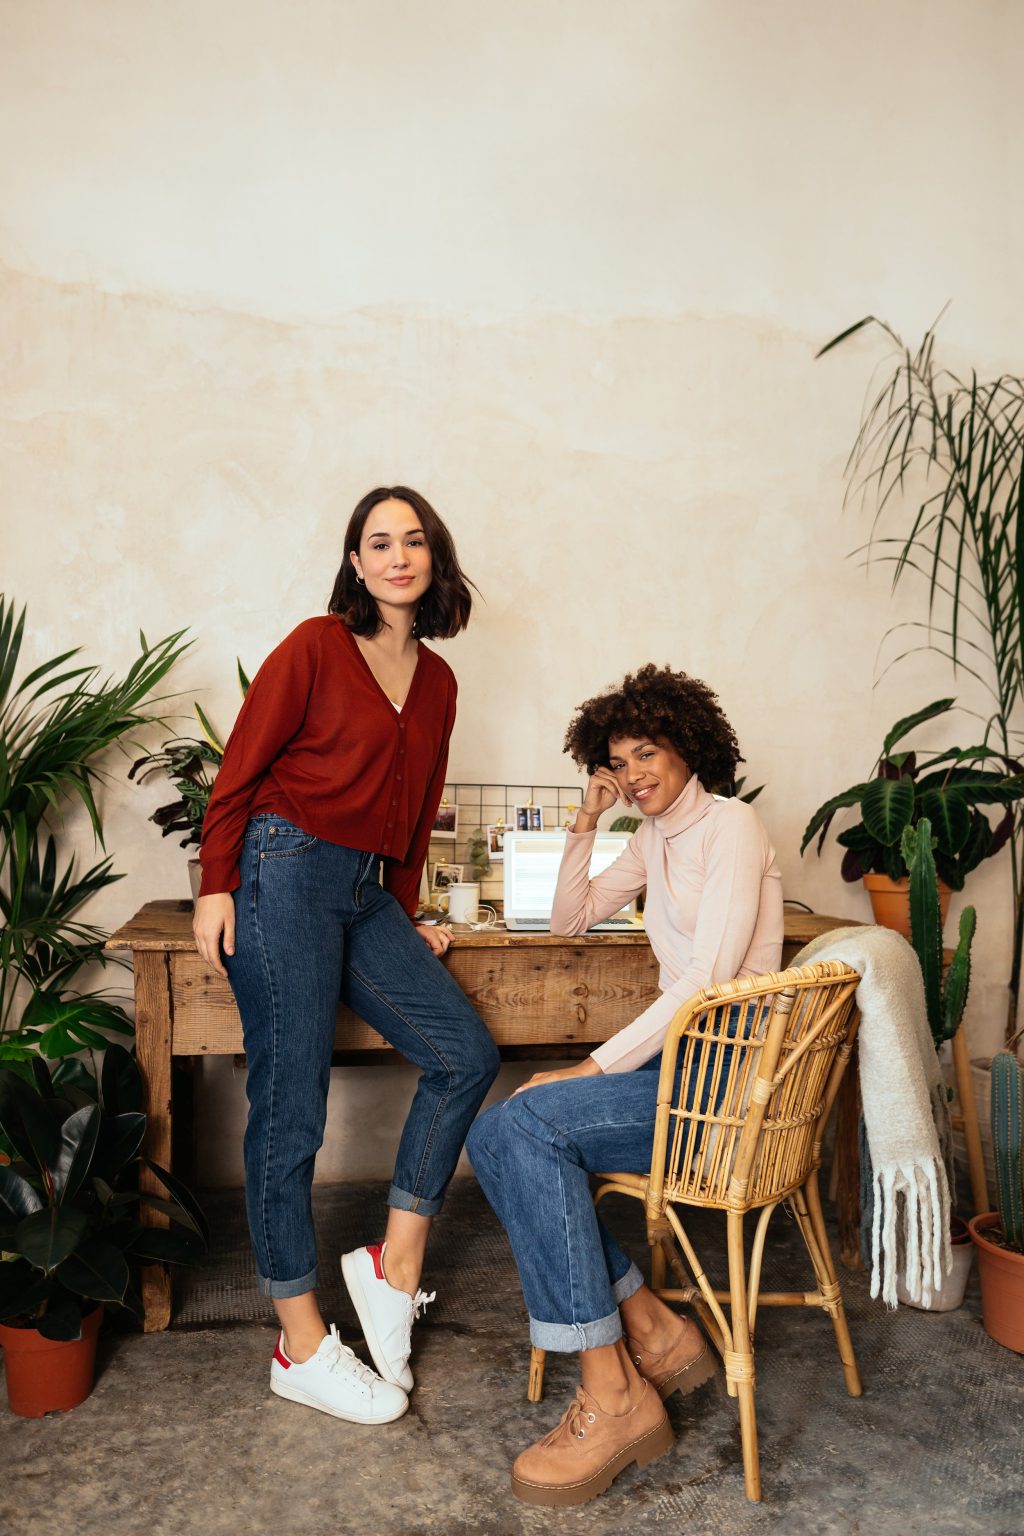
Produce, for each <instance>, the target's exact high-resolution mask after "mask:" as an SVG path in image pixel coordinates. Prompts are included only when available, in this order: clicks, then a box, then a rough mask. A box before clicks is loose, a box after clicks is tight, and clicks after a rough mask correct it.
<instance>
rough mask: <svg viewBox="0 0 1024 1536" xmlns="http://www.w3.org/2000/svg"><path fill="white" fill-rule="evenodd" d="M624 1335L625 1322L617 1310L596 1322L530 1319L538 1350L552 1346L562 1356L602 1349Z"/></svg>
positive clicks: (531, 1332) (531, 1341)
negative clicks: (558, 1321) (553, 1321)
mask: <svg viewBox="0 0 1024 1536" xmlns="http://www.w3.org/2000/svg"><path fill="white" fill-rule="evenodd" d="M621 1338H622V1323H621V1321H620V1319H619V1314H618V1312H617V1311H615V1312H609V1314H608V1316H607V1317H599V1318H598V1319H597V1321H596V1322H594V1323H539V1322H538V1321H537V1319H536V1318H535V1317H531V1318H530V1343H531V1344H533V1345H535V1346H536V1348H537V1349H550V1350H551V1351H553V1353H555V1354H559V1355H574V1354H575V1353H576V1351H577V1350H580V1349H599V1348H600V1347H601V1345H603V1344H614V1343H615V1342H616V1340H618V1339H621Z"/></svg>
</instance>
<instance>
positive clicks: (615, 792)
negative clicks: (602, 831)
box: [573, 768, 630, 832]
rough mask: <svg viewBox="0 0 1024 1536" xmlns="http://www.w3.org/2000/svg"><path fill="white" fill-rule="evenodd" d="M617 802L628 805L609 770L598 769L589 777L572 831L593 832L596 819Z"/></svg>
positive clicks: (625, 797) (623, 793)
mask: <svg viewBox="0 0 1024 1536" xmlns="http://www.w3.org/2000/svg"><path fill="white" fill-rule="evenodd" d="M617 801H618V802H621V803H622V804H623V805H626V806H628V805H629V804H630V801H629V799H628V798H627V796H626V794H625V792H624V791H623V790H622V788H621V787H620V785H619V783H618V780H617V779H616V777H615V775H614V774H613V773H612V771H611V769H610V768H598V769H597V771H596V772H595V773H592V774H591V776H590V782H589V784H588V785H587V792H586V794H585V795H584V796H583V804H582V805H581V806H580V809H579V813H578V814H577V817H576V825H575V826H574V827H573V831H574V832H593V830H594V828H595V827H596V826H597V819H598V817H599V816H603V815H604V813H605V811H610V810H611V808H612V806H613V805H615V804H616V802H617Z"/></svg>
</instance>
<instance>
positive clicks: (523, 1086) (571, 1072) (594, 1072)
mask: <svg viewBox="0 0 1024 1536" xmlns="http://www.w3.org/2000/svg"><path fill="white" fill-rule="evenodd" d="M600 1076H601V1068H600V1067H599V1066H598V1064H597V1062H596V1061H595V1060H594V1058H593V1056H588V1057H587V1058H586V1060H585V1061H578V1062H577V1063H576V1065H575V1066H574V1067H560V1068H559V1069H558V1071H557V1072H535V1073H534V1074H533V1076H532V1077H531V1078H528V1079H527V1081H526V1082H525V1083H520V1085H519V1087H518V1088H517V1089H516V1090H515V1093H513V1095H512V1097H513V1098H515V1096H516V1093H525V1092H526V1090H527V1088H539V1087H540V1086H541V1084H542V1083H568V1082H571V1081H572V1080H573V1079H574V1078H582V1077H600Z"/></svg>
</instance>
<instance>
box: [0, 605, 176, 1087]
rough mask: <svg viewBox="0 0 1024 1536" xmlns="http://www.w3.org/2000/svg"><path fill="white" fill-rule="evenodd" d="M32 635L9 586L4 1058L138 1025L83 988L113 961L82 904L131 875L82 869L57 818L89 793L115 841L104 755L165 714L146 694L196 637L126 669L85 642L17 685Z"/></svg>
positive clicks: (0, 641)
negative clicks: (105, 801) (87, 651)
mask: <svg viewBox="0 0 1024 1536" xmlns="http://www.w3.org/2000/svg"><path fill="white" fill-rule="evenodd" d="M24 632H25V609H24V608H22V610H21V614H20V615H17V616H16V614H15V609H14V607H13V605H11V604H10V603H8V602H7V600H6V599H5V598H4V596H3V595H2V594H0V918H2V927H0V1059H6V1060H8V1061H14V1062H25V1061H27V1060H28V1059H30V1058H31V1057H32V1056H33V1055H35V1053H36V1052H41V1053H42V1054H43V1055H46V1056H49V1057H53V1058H59V1057H71V1056H72V1055H74V1053H76V1052H77V1051H79V1050H82V1049H94V1050H96V1049H103V1048H104V1047H105V1046H106V1045H107V1043H108V1042H107V1038H106V1035H105V1034H103V1033H101V1031H113V1032H115V1033H120V1034H130V1033H131V1031H132V1025H131V1021H130V1019H129V1018H128V1015H127V1014H126V1013H125V1011H124V1009H123V1008H122V1007H121V1006H120V1004H119V1003H118V1002H117V1000H116V997H115V995H114V994H112V993H110V992H109V991H107V990H94V991H87V992H81V991H78V990H76V988H75V981H76V978H77V977H78V975H79V973H80V972H81V971H82V970H83V969H84V968H85V967H86V966H88V965H91V964H94V963H99V964H101V965H105V964H106V963H107V957H106V956H105V955H104V953H103V944H104V940H105V939H106V937H107V935H106V934H105V933H104V932H103V930H102V929H100V928H98V927H97V926H96V925H95V924H93V923H88V922H86V921H84V919H83V918H82V916H81V915H80V914H81V909H82V908H83V907H84V906H85V904H86V902H88V901H89V900H90V899H91V898H92V897H93V896H95V895H96V894H97V892H99V891H101V890H103V889H105V888H106V887H107V886H108V885H111V884H112V883H113V882H114V881H115V880H119V879H121V876H120V875H118V874H115V873H114V870H113V868H112V860H111V859H110V858H109V857H104V858H102V859H100V860H99V861H98V862H97V863H95V864H92V865H91V866H90V867H89V868H88V869H86V870H85V871H84V872H83V873H80V874H79V873H78V872H77V870H76V860H75V856H74V854H71V855H70V856H68V855H65V854H64V853H63V851H62V850H61V849H60V847H59V844H58V838H57V836H55V833H54V829H53V825H52V824H53V822H54V821H56V823H57V824H58V831H59V823H60V820H61V816H62V812H63V809H64V807H65V806H66V804H68V803H69V802H74V800H76V799H77V800H78V801H80V802H81V803H82V804H83V805H84V806H85V809H86V811H87V813H88V816H89V821H90V824H91V826H92V830H93V836H94V839H95V841H96V842H97V843H99V845H100V847H101V848H105V845H104V842H103V826H102V822H101V819H100V813H99V809H98V807H97V803H96V790H97V787H98V785H99V783H100V782H102V779H103V777H104V774H103V770H102V766H101V764H102V759H103V755H104V753H105V752H106V751H107V749H108V748H110V747H112V746H113V745H114V744H115V743H117V742H120V741H121V740H122V739H123V738H125V737H127V736H128V735H129V733H131V732H132V731H135V730H137V729H141V728H142V727H143V726H147V725H150V724H152V723H153V722H154V721H155V720H157V719H159V718H160V717H159V716H158V715H155V714H154V713H152V711H151V710H149V709H148V708H146V707H145V706H144V705H143V700H144V699H145V698H146V696H147V695H148V694H150V693H151V691H152V689H153V688H154V687H155V686H156V685H157V683H159V682H160V680H161V679H162V678H163V677H164V675H165V674H166V673H167V672H168V670H169V669H170V668H171V667H172V666H173V665H174V663H175V662H176V661H177V660H178V658H179V657H180V656H181V655H182V654H183V652H184V651H185V650H187V648H188V645H189V644H191V642H190V641H188V642H185V644H181V643H180V642H181V637H182V635H183V634H184V631H183V630H182V631H179V632H178V633H176V634H173V635H169V636H167V638H166V639H164V640H161V641H159V642H158V643H157V644H156V645H154V646H150V645H149V644H148V643H147V641H146V638H145V636H144V635H142V634H140V636H139V640H140V646H141V650H140V654H139V656H138V657H137V658H136V660H135V661H134V662H133V663H132V664H131V666H130V667H129V668H128V670H127V672H126V673H125V674H124V676H123V677H119V678H111V677H106V678H101V676H100V669H99V667H97V666H94V665H88V664H84V663H80V662H77V661H76V658H77V657H78V655H79V649H77V648H76V649H73V650H69V651H64V652H62V653H61V654H60V655H59V656H55V657H53V658H52V659H51V660H49V661H45V662H43V663H41V664H40V665H39V666H37V667H35V668H33V669H32V670H31V671H30V672H28V674H27V675H26V676H24V677H23V678H22V679H21V681H20V682H17V683H16V682H15V676H16V673H17V671H18V663H19V659H20V654H21V647H22V642H23V638H24ZM19 1006H20V1007H21V1013H20V1017H17V1016H16V1009H17V1008H18V1007H19ZM62 1065H63V1067H64V1070H65V1072H66V1074H67V1075H71V1076H73V1075H74V1072H75V1068H74V1067H72V1066H71V1065H70V1063H64V1064H62Z"/></svg>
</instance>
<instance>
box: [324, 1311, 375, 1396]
mask: <svg viewBox="0 0 1024 1536" xmlns="http://www.w3.org/2000/svg"><path fill="white" fill-rule="evenodd" d="M330 1336H331V1342H332V1344H333V1348H332V1349H331V1350H330V1351H329V1353H328V1355H327V1356H326V1361H325V1363H326V1366H327V1369H328V1370H329V1371H331V1372H334V1371H338V1370H342V1371H344V1372H345V1373H346V1375H350V1376H354V1377H355V1378H356V1380H357V1381H359V1382H362V1383H363V1384H364V1385H365V1386H367V1387H370V1386H373V1384H374V1382H375V1381H376V1380H377V1376H376V1374H375V1372H373V1371H371V1370H370V1367H369V1366H368V1365H364V1364H363V1362H362V1360H360V1358H359V1356H358V1355H354V1354H353V1353H352V1351H351V1350H350V1349H349V1347H348V1345H347V1344H343V1343H342V1342H341V1339H340V1338H339V1337H338V1329H337V1327H336V1325H335V1324H334V1323H332V1324H331V1335H330Z"/></svg>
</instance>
